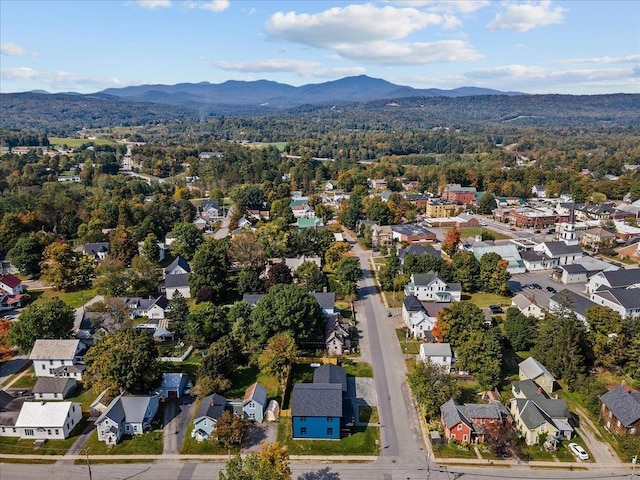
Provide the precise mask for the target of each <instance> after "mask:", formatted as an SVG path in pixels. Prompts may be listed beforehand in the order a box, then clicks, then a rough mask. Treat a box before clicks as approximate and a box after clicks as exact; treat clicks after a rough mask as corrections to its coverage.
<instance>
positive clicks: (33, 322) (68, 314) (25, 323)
mask: <svg viewBox="0 0 640 480" xmlns="http://www.w3.org/2000/svg"><path fill="white" fill-rule="evenodd" d="M74 318H75V312H74V310H73V308H71V307H70V306H69V305H67V304H66V303H64V302H63V301H62V300H60V299H59V298H57V297H56V298H52V299H49V300H45V301H43V302H41V303H32V304H31V305H29V306H28V307H27V308H25V310H24V311H23V312H22V313H21V314H20V321H19V322H15V323H13V324H12V327H11V330H10V332H9V342H10V343H11V345H15V346H16V347H18V349H19V350H20V352H21V353H23V354H24V353H27V352H29V351H30V350H31V349H32V348H33V344H34V343H35V342H36V340H37V339H39V338H42V339H49V338H50V339H58V338H70V337H71V331H72V330H73V322H74Z"/></svg>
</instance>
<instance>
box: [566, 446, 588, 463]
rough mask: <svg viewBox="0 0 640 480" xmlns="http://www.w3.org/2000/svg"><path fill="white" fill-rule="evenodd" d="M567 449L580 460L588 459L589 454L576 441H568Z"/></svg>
mask: <svg viewBox="0 0 640 480" xmlns="http://www.w3.org/2000/svg"><path fill="white" fill-rule="evenodd" d="M569 450H571V452H572V453H573V454H574V455H575V456H576V457H578V458H579V459H580V460H589V454H588V453H587V452H586V450H585V449H584V448H582V447H581V446H580V445H578V444H577V443H570V444H569Z"/></svg>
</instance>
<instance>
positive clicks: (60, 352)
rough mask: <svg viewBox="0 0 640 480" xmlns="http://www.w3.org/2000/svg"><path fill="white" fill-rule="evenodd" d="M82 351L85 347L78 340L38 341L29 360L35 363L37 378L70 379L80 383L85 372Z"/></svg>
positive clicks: (34, 369) (34, 368)
mask: <svg viewBox="0 0 640 480" xmlns="http://www.w3.org/2000/svg"><path fill="white" fill-rule="evenodd" d="M82 349H83V346H82V344H81V343H80V340H77V339H75V340H43V339H38V340H36V343H35V344H34V345H33V349H32V350H31V355H29V359H30V360H32V361H33V371H34V373H35V375H36V377H68V378H73V379H75V380H77V381H80V380H82V373H83V372H84V370H85V366H84V364H83V363H82V357H81V355H80V354H81V352H82Z"/></svg>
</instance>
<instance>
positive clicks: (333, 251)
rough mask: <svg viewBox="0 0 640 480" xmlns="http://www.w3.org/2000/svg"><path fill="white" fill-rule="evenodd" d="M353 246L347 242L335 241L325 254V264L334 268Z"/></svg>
mask: <svg viewBox="0 0 640 480" xmlns="http://www.w3.org/2000/svg"><path fill="white" fill-rule="evenodd" d="M350 249H351V247H350V246H349V244H348V243H347V242H334V243H333V244H331V246H330V247H329V248H328V249H327V251H326V252H325V254H324V264H325V265H326V267H327V268H329V269H332V268H334V267H335V265H336V264H337V263H338V262H339V261H340V260H341V259H342V258H344V256H345V255H347V254H348V253H349V250H350Z"/></svg>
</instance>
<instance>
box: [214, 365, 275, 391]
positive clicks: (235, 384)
mask: <svg viewBox="0 0 640 480" xmlns="http://www.w3.org/2000/svg"><path fill="white" fill-rule="evenodd" d="M230 380H231V389H230V390H229V391H228V392H227V393H226V394H225V396H226V397H227V398H242V397H243V396H244V392H245V391H246V390H247V388H249V387H250V386H251V385H253V384H254V383H255V382H258V383H260V385H262V386H263V387H264V388H266V389H267V395H268V396H269V397H275V396H276V395H277V394H278V381H277V380H276V377H274V376H273V375H265V374H263V373H262V372H260V370H259V369H258V368H257V367H240V368H239V369H238V370H236V372H235V373H234V374H233V375H232V376H231V378H230Z"/></svg>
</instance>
